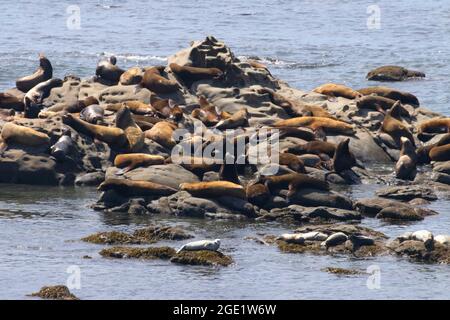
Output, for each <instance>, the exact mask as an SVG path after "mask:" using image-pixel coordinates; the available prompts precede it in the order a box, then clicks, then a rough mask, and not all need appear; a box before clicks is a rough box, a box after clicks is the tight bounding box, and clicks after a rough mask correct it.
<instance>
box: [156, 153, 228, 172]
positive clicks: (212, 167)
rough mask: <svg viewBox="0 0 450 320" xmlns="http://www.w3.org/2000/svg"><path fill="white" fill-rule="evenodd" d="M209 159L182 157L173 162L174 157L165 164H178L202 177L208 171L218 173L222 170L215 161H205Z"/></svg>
mask: <svg viewBox="0 0 450 320" xmlns="http://www.w3.org/2000/svg"><path fill="white" fill-rule="evenodd" d="M206 159H208V158H205V157H190V156H184V157H183V156H180V157H177V159H176V161H175V162H173V159H172V157H169V158H167V159H166V160H165V161H164V163H166V164H167V163H176V164H179V165H180V166H182V167H183V168H185V169H186V170H189V171H191V172H192V173H194V174H195V175H197V176H199V177H201V176H203V174H204V173H205V172H208V171H214V172H216V171H218V170H219V169H220V164H218V163H216V162H214V159H211V161H208V162H207V161H205V160H206Z"/></svg>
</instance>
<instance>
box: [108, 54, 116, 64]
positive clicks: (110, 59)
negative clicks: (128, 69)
mask: <svg viewBox="0 0 450 320" xmlns="http://www.w3.org/2000/svg"><path fill="white" fill-rule="evenodd" d="M109 63H111V64H112V65H114V66H115V65H116V63H117V58H116V57H115V56H111V57H109Z"/></svg>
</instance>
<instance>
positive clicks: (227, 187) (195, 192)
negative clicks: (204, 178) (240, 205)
mask: <svg viewBox="0 0 450 320" xmlns="http://www.w3.org/2000/svg"><path fill="white" fill-rule="evenodd" d="M180 190H184V191H187V192H189V193H190V194H191V195H192V196H194V197H199V198H216V197H224V196H228V197H233V198H240V199H245V198H246V194H245V189H244V187H242V186H241V185H239V184H236V183H233V182H230V181H210V182H193V183H182V184H180Z"/></svg>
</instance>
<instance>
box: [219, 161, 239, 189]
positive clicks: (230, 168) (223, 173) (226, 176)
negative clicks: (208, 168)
mask: <svg viewBox="0 0 450 320" xmlns="http://www.w3.org/2000/svg"><path fill="white" fill-rule="evenodd" d="M219 177H220V180H223V181H230V182H233V183H236V184H241V181H240V180H239V176H238V173H237V169H236V164H235V163H224V164H222V165H221V166H220V170H219Z"/></svg>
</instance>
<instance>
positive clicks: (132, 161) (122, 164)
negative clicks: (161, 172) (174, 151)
mask: <svg viewBox="0 0 450 320" xmlns="http://www.w3.org/2000/svg"><path fill="white" fill-rule="evenodd" d="M163 163H164V157H162V156H157V155H151V154H146V153H127V154H119V155H117V156H116V158H115V159H114V166H116V167H117V168H123V169H122V170H119V171H117V172H116V174H124V173H127V172H128V171H130V170H133V169H134V168H137V167H142V166H151V165H157V164H163Z"/></svg>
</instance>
